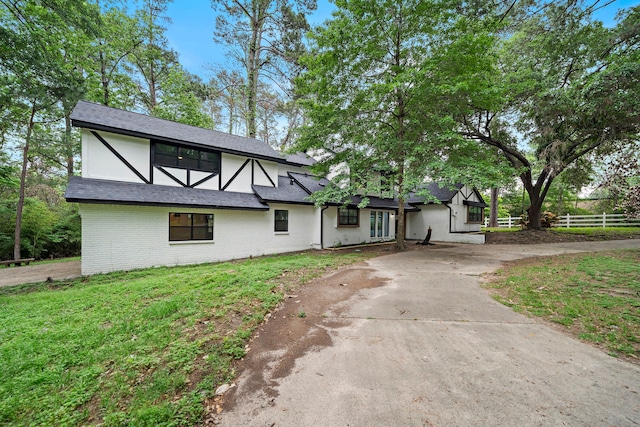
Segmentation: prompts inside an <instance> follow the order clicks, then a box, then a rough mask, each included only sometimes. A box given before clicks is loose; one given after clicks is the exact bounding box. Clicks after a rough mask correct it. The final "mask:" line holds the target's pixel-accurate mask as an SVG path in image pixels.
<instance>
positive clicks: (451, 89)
mask: <svg viewBox="0 0 640 427" xmlns="http://www.w3.org/2000/svg"><path fill="white" fill-rule="evenodd" d="M336 6H337V7H338V9H337V10H336V11H335V12H334V14H333V18H332V19H331V20H330V21H328V22H326V23H325V24H324V25H322V26H320V27H318V28H317V29H316V31H314V33H313V34H312V36H311V39H312V43H311V51H310V53H309V54H308V55H305V56H304V57H303V58H302V59H301V63H302V64H303V65H304V66H305V67H306V69H305V72H304V73H303V74H302V75H301V76H300V78H299V79H298V80H297V81H296V84H297V90H298V93H299V94H300V96H301V97H302V98H301V104H302V105H303V107H304V109H305V113H306V115H307V125H306V126H305V127H304V128H303V129H302V132H301V136H300V142H299V144H298V146H297V147H295V148H296V149H297V150H299V151H311V152H320V153H322V154H323V156H322V160H321V161H320V162H319V163H318V164H316V165H315V171H316V173H318V174H319V175H327V174H328V173H329V172H331V173H332V174H333V176H334V178H333V179H332V183H331V185H328V186H326V187H325V189H324V191H322V192H320V193H315V194H314V195H313V196H312V197H313V198H314V200H315V201H316V203H317V204H323V203H326V202H338V203H341V202H345V201H347V200H349V197H350V196H352V195H354V194H358V193H360V194H376V193H378V192H379V176H380V174H381V173H384V175H385V176H386V177H388V178H389V179H390V180H391V187H392V189H393V190H395V191H396V193H397V195H398V196H399V197H400V200H401V201H402V200H404V198H406V196H407V195H408V194H409V193H410V192H411V191H414V190H416V189H417V188H418V187H419V186H420V184H422V183H423V182H424V180H425V177H432V178H434V179H436V180H438V181H441V182H442V183H443V184H445V185H450V184H455V183H457V182H464V183H465V184H469V185H476V186H478V185H479V184H480V183H482V184H484V185H481V186H482V187H484V186H486V185H487V184H495V183H497V182H502V181H503V177H504V175H505V172H504V170H505V165H504V162H500V161H498V160H497V159H498V158H497V156H496V152H491V151H489V150H485V151H479V150H477V149H476V147H475V144H474V143H473V142H472V141H470V140H468V139H465V138H463V137H462V136H461V135H460V134H458V133H457V132H456V127H457V124H456V120H455V119H456V117H457V116H460V115H461V114H462V113H463V112H464V111H466V110H467V109H468V108H469V107H468V106H469V103H473V102H475V101H476V98H477V102H483V103H491V102H492V101H491V98H492V97H494V96H495V95H493V94H491V90H490V89H488V86H487V84H486V82H484V80H483V77H484V76H485V75H486V74H491V70H492V69H493V68H494V67H495V62H494V61H493V59H492V52H493V46H494V44H495V35H494V34H492V32H491V30H490V28H488V27H489V24H488V21H485V20H484V19H483V16H475V15H473V12H472V11H470V10H468V11H461V10H458V9H456V7H455V5H452V4H450V3H448V2H444V1H442V2H441V1H429V2H425V1H416V0H404V1H398V2H389V1H384V0H379V1H352V2H346V1H339V2H336ZM476 87H482V88H485V89H486V91H472V90H470V89H471V88H476ZM398 215H399V217H398V223H399V224H400V228H399V230H398V233H397V238H398V244H399V245H400V246H402V245H403V243H402V242H403V239H404V232H403V230H402V227H403V221H404V219H403V215H404V212H403V210H402V209H400V211H399V214H398Z"/></svg>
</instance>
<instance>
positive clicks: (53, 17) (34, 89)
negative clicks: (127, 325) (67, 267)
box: [0, 0, 98, 259]
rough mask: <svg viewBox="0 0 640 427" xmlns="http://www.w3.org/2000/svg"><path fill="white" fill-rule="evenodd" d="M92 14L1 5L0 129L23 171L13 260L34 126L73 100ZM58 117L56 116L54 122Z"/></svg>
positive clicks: (17, 253)
mask: <svg viewBox="0 0 640 427" xmlns="http://www.w3.org/2000/svg"><path fill="white" fill-rule="evenodd" d="M97 20H98V13H97V9H96V8H95V7H94V6H91V5H88V4H86V3H85V2H81V1H72V2H68V3H65V4H64V5H63V4H59V3H57V2H51V3H46V4H43V3H42V2H39V1H30V0H23V1H12V2H5V1H3V2H1V3H0V21H1V23H2V25H0V36H1V38H2V40H4V41H5V43H6V44H4V43H3V47H2V49H0V79H1V80H2V83H3V85H2V87H3V92H4V94H3V96H6V97H7V98H9V99H11V102H10V103H8V104H4V105H3V106H2V107H0V108H2V110H1V112H2V115H3V116H4V117H3V118H4V119H8V120H9V123H10V124H11V125H10V127H4V126H3V130H4V131H6V132H10V133H12V135H13V136H14V137H15V138H16V139H21V140H22V168H21V172H20V188H19V195H18V203H17V206H16V221H15V233H14V254H13V256H14V258H15V259H20V257H21V248H20V240H21V227H22V210H23V206H24V200H25V186H26V177H27V169H28V165H29V149H30V144H31V141H32V138H33V133H34V130H35V129H36V126H37V124H38V122H41V121H43V120H45V121H47V120H50V119H51V117H50V114H51V111H52V109H54V108H55V107H56V106H57V104H58V102H60V101H61V100H63V99H71V98H72V97H74V96H77V92H78V90H79V88H81V87H82V80H83V76H82V73H81V68H80V67H79V66H78V65H79V64H78V62H76V61H73V60H69V58H79V57H80V54H79V53H78V52H75V51H74V47H75V46H77V44H76V42H79V40H78V39H76V38H75V37H83V36H84V34H86V33H91V34H95V33H94V31H95V27H96V24H97ZM80 44H82V43H80ZM59 117H60V116H58V118H59Z"/></svg>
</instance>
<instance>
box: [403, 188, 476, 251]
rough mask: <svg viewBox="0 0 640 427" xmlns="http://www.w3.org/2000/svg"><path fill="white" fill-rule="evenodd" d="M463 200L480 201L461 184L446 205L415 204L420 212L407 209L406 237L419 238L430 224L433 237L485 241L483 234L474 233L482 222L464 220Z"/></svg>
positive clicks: (474, 241) (465, 207) (456, 240)
mask: <svg viewBox="0 0 640 427" xmlns="http://www.w3.org/2000/svg"><path fill="white" fill-rule="evenodd" d="M465 200H467V201H473V202H479V201H480V200H479V199H478V197H477V196H476V194H475V192H474V191H473V189H472V188H470V187H467V186H464V187H462V188H461V189H460V191H458V193H456V195H455V196H454V197H453V198H452V200H451V203H449V204H448V205H445V204H429V205H418V206H417V207H418V208H419V209H420V212H409V213H407V230H406V231H407V232H406V235H405V236H406V238H407V239H419V240H422V239H424V238H425V237H426V236H427V230H428V228H429V227H431V240H433V241H440V242H458V243H477V244H484V235H483V234H475V233H478V232H479V231H480V228H481V224H476V223H468V222H467V209H468V206H466V205H465V204H464V201H465ZM447 206H448V207H447ZM449 218H451V223H449Z"/></svg>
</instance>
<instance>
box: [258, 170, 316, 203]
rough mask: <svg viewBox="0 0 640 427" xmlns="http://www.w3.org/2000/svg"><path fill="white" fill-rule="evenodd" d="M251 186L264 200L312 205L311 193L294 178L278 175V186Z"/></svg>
mask: <svg viewBox="0 0 640 427" xmlns="http://www.w3.org/2000/svg"><path fill="white" fill-rule="evenodd" d="M251 188H252V189H253V191H254V192H255V193H256V195H257V196H258V198H259V199H260V200H261V201H262V202H281V203H293V204H304V205H312V204H313V202H311V201H309V200H308V199H307V197H309V193H307V192H306V191H305V190H304V189H303V188H302V187H300V186H299V185H298V184H297V183H296V182H295V181H294V180H293V179H292V178H290V177H287V176H279V177H278V187H267V186H263V185H252V186H251Z"/></svg>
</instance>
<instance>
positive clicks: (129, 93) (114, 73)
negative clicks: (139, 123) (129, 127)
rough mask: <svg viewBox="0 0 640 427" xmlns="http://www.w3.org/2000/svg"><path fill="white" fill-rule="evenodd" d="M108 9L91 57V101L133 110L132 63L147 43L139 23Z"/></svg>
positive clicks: (116, 8) (103, 16)
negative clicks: (134, 55) (139, 50)
mask: <svg viewBox="0 0 640 427" xmlns="http://www.w3.org/2000/svg"><path fill="white" fill-rule="evenodd" d="M97 4H98V5H100V4H101V3H99V2H98V3H97ZM105 8H106V10H105V11H104V12H103V13H102V25H101V26H100V33H99V35H98V37H97V38H96V39H95V41H94V46H93V49H91V51H90V54H89V58H90V61H91V63H90V65H89V67H88V69H87V70H86V71H87V73H88V79H89V90H88V93H87V98H88V99H89V100H91V101H94V102H98V103H100V104H102V105H106V106H110V107H116V108H125V109H132V108H135V94H136V86H135V83H134V81H133V76H132V73H131V71H130V68H131V65H130V64H129V63H128V59H129V58H131V57H132V55H133V53H134V52H136V49H138V48H140V46H141V44H142V42H143V39H142V33H141V29H140V26H139V25H138V22H137V21H136V19H135V18H133V17H130V16H128V15H127V14H126V12H125V11H124V10H122V9H120V8H119V7H117V6H115V5H111V6H110V7H108V8H107V6H105Z"/></svg>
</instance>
